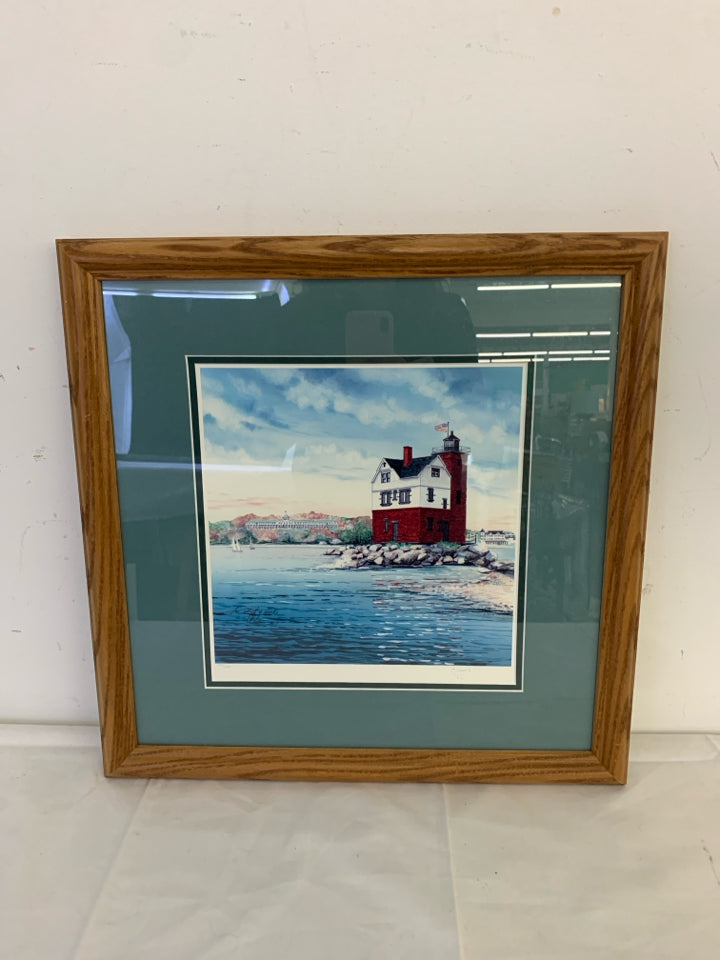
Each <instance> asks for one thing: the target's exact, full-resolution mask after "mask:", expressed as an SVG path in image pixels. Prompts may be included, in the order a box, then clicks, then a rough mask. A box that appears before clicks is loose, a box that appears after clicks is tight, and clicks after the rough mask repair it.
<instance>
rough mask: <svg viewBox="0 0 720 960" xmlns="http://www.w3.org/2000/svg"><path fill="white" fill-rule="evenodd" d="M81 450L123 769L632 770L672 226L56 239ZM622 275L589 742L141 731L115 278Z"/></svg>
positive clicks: (99, 633) (287, 772) (96, 636)
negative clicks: (331, 740) (105, 284)
mask: <svg viewBox="0 0 720 960" xmlns="http://www.w3.org/2000/svg"><path fill="white" fill-rule="evenodd" d="M57 247H58V261H59V267H60V281H61V291H62V298H63V314H64V320H65V331H66V343H67V354H68V369H69V376H70V391H71V403H72V412H73V425H74V431H75V448H76V457H77V464H78V481H79V487H80V502H81V510H82V520H83V531H84V541H85V556H86V565H87V575H88V589H89V594H90V611H91V622H92V631H93V644H94V651H95V665H96V678H97V686H98V699H99V704H100V716H101V727H102V740H103V755H104V763H105V772H106V774H108V775H112V776H142V777H146V776H166V777H207V778H224V779H227V778H233V777H244V778H262V779H288V780H301V779H327V780H417V781H452V782H460V781H486V782H504V783H506V782H553V783H557V782H564V783H623V782H625V779H626V776H627V757H628V745H629V736H630V712H631V704H632V686H633V673H634V664H635V650H636V641H637V626H638V615H639V605H640V591H641V577H642V564H643V551H644V544H645V524H646V514H647V500H648V487H649V478H650V454H651V448H652V430H653V416H654V406H655V393H656V380H657V367H658V354H659V344H660V322H661V313H662V295H663V285H664V271H665V258H666V249H667V235H666V234H664V233H613V234H606V233H603V234H591V233H575V234H561V233H546V234H489V235H468V234H456V235H438V236H416V235H399V236H389V237H388V236H361V237H337V236H326V237H243V238H164V239H148V238H145V239H104V240H103V239H92V240H59V241H58V242H57ZM543 274H546V275H584V276H592V275H611V274H612V275H618V274H619V275H621V276H622V277H623V281H624V284H623V285H624V289H623V314H622V322H621V334H620V342H619V362H618V373H617V383H616V399H615V418H614V424H613V442H612V457H611V468H610V495H609V503H608V526H607V538H606V551H605V566H604V570H605V573H604V582H603V604H602V613H601V624H600V644H599V651H598V669H597V690H596V700H595V714H594V726H593V730H594V733H593V744H592V749H591V750H589V751H523V750H520V751H502V750H415V749H413V750H398V749H355V748H348V749H336V748H332V749H330V748H320V747H307V748H289V747H288V748H286V747H243V746H237V747H213V746H202V747H198V746H171V745H152V746H151V745H145V744H138V739H137V727H136V721H135V705H134V696H133V683H132V662H131V654H130V641H129V626H128V615H127V604H126V592H125V574H124V565H123V558H122V543H121V526H120V510H119V503H118V495H117V476H116V469H115V454H114V442H113V433H112V417H111V406H110V392H109V375H108V363H107V351H106V345H105V333H104V318H103V310H102V289H101V283H102V281H103V280H106V279H107V280H109V279H126V280H142V279H192V278H197V279H205V278H218V279H221V278H233V277H290V278H292V277H298V278H302V277H307V278H311V277H379V276H385V277H413V276H414V277H422V276H512V275H516V276H520V275H531V276H537V275H543Z"/></svg>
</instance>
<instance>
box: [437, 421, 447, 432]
mask: <svg viewBox="0 0 720 960" xmlns="http://www.w3.org/2000/svg"><path fill="white" fill-rule="evenodd" d="M449 427H450V421H449V420H446V421H445V423H439V424H438V425H437V426H436V427H435V429H436V430H447V429H448V428H449Z"/></svg>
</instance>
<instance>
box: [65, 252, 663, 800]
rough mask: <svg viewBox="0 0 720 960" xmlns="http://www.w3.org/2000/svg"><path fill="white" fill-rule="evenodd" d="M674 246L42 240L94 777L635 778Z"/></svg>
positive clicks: (606, 780) (587, 780)
mask: <svg viewBox="0 0 720 960" xmlns="http://www.w3.org/2000/svg"><path fill="white" fill-rule="evenodd" d="M666 245H667V237H666V235H665V234H659V233H638V234H522V235H435V236H353V237H246V238H196V239H192V238H191V239H183V238H177V239H138V240H125V239H115V240H101V239H93V240H59V241H58V243H57V247H58V257H59V265H60V280H61V289H62V298H63V313H64V320H65V332H66V342H67V354H68V367H69V374H70V390H71V400H72V413H73V424H74V431H75V446H76V456H77V464H78V479H79V488H80V500H81V510H82V518H83V529H84V538H85V552H86V563H87V572H88V585H89V597H90V610H91V621H92V631H93V643H94V653H95V664H96V676H97V685H98V697H99V705H100V716H101V727H102V740H103V755H104V764H105V772H106V773H107V774H108V775H110V776H143V777H144V776H168V777H212V778H218V777H223V778H228V777H239V778H242V777H246V778H277V779H338V780H340V779H343V780H428V781H429V780H436V781H463V780H470V781H481V780H482V781H503V782H506V781H518V782H522V781H526V782H528V781H545V782H549V781H552V782H583V783H622V782H624V781H625V778H626V773H627V756H628V741H629V731H630V711H631V703H632V686H633V669H634V660H635V646H636V636H637V624H638V613H639V603H640V586H641V575H642V563H643V548H644V539H645V518H646V510H647V498H648V483H649V470H650V453H651V444H652V427H653V414H654V402H655V383H656V374H657V363H658V352H659V341H660V321H661V313H662V295H663V285H664V271H665V256H666Z"/></svg>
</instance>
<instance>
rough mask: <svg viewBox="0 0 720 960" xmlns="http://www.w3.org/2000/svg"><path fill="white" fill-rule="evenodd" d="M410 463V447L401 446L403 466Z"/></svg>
mask: <svg viewBox="0 0 720 960" xmlns="http://www.w3.org/2000/svg"><path fill="white" fill-rule="evenodd" d="M411 463H412V447H403V466H404V467H409V466H410V464H411Z"/></svg>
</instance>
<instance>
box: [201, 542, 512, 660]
mask: <svg viewBox="0 0 720 960" xmlns="http://www.w3.org/2000/svg"><path fill="white" fill-rule="evenodd" d="M323 551H324V548H323V547H320V546H295V545H258V546H257V547H255V549H253V550H251V549H249V547H243V550H242V552H241V553H234V552H233V551H232V549H231V548H230V547H229V546H213V547H210V560H211V565H212V593H213V612H214V634H215V659H216V661H217V662H218V663H365V664H379V663H395V664H457V665H492V666H507V665H509V664H510V662H511V661H510V658H511V652H512V626H513V618H512V616H510V615H507V614H506V615H503V614H496V613H487V612H483V611H480V610H478V609H476V607H475V606H474V605H473V604H472V603H471V602H470V601H468V600H467V599H465V598H463V597H458V596H451V595H449V594H447V593H444V592H443V584H444V583H446V584H453V583H466V582H474V581H477V580H478V579H479V578H480V576H481V574H480V572H479V570H478V569H477V568H473V567H455V566H448V567H444V568H441V567H415V568H399V569H398V568H384V567H383V568H375V569H368V568H362V569H360V570H335V569H332V563H333V560H334V558H333V557H327V556H325V555H324V553H323Z"/></svg>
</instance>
